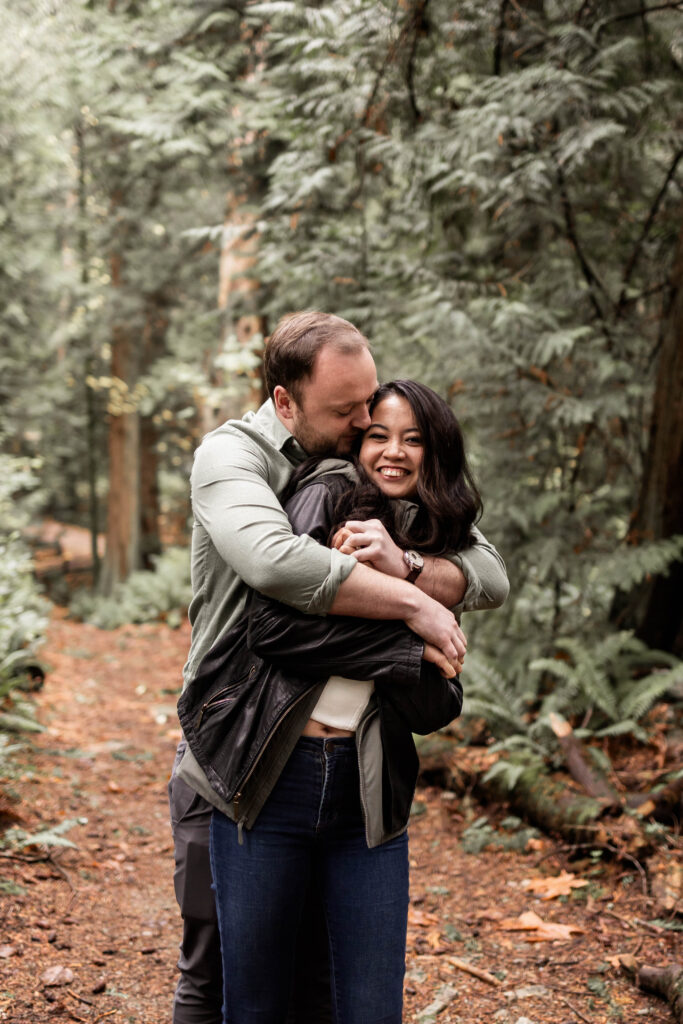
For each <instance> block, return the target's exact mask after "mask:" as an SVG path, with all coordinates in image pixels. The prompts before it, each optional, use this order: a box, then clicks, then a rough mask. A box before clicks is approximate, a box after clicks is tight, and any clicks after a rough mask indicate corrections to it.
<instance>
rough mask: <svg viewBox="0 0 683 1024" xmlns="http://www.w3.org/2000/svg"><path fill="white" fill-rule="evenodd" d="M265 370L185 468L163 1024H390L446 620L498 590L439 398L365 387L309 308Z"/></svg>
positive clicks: (454, 666) (440, 693)
mask: <svg viewBox="0 0 683 1024" xmlns="http://www.w3.org/2000/svg"><path fill="white" fill-rule="evenodd" d="M264 371H265V379H266V384H267V387H268V392H269V394H270V399H269V400H268V401H267V402H266V403H265V404H264V405H263V406H262V407H261V408H260V409H259V410H258V412H256V413H253V414H248V415H247V416H246V417H245V418H244V419H243V420H239V421H229V422H227V423H226V424H224V425H223V426H222V427H219V428H218V429H217V430H215V431H213V433H211V434H209V435H208V436H207V437H206V438H205V439H204V441H203V442H202V444H201V446H200V448H199V449H198V451H197V453H196V456H195V463H194V468H193V472H192V506H193V513H194V526H193V537H192V584H193V595H194V596H193V600H192V603H191V606H190V620H191V623H192V642H191V648H190V654H189V658H188V662H187V664H186V666H185V671H184V676H185V682H186V687H185V689H184V692H183V695H182V697H181V699H180V702H179V714H180V719H181V723H182V725H183V733H184V739H183V741H182V742H181V744H180V746H179V748H178V754H177V757H176V763H175V765H174V771H173V775H172V778H171V782H170V784H169V793H170V800H171V817H172V823H173V828H174V838H175V845H176V873H175V885H176V895H177V897H178V901H179V904H180V908H181V912H182V915H183V941H182V945H181V956H180V960H179V967H180V970H181V978H180V981H179V984H178V988H177V991H176V997H175V1003H174V1017H173V1020H174V1024H220V1022H221V1021H225V1022H226V1024H227V1022H230V1024H256V1022H259V1024H284V1022H285V1021H286V1020H292V1021H296V1022H297V1024H301V1022H303V1021H315V1022H317V1024H321V1022H322V1021H325V1020H328V1019H330V1020H333V1021H335V1022H336V1024H399V1022H400V1021H401V1019H402V993H403V975H404V969H405V940H406V925H407V912H408V841H407V832H406V827H407V822H408V816H409V812H410V804H411V800H412V796H413V791H414V787H415V781H416V778H417V755H416V753H415V747H414V743H413V739H412V734H413V733H420V732H421V733H426V732H431V731H433V730H435V729H437V728H440V727H442V726H445V725H446V724H448V722H450V721H451V720H452V719H453V718H455V717H457V715H458V714H459V712H460V707H461V703H462V690H461V687H460V682H459V679H458V675H459V672H460V670H461V668H462V662H463V658H464V656H465V650H466V640H465V637H464V634H463V633H462V630H461V629H460V625H459V621H458V619H459V614H460V612H461V611H463V610H470V609H475V608H493V607H497V606H498V605H499V604H501V603H502V602H503V601H504V599H505V597H506V595H507V589H508V583H507V576H506V574H505V567H504V565H503V562H502V560H501V558H500V556H499V555H498V554H497V552H496V551H495V549H494V548H493V547H492V546H491V545H490V544H489V543H488V542H487V541H486V540H485V538H484V537H483V536H482V534H481V533H480V532H479V531H478V530H477V528H476V526H475V525H474V524H475V521H476V520H477V519H478V517H479V514H480V511H481V500H480V497H479V494H478V491H477V489H476V486H475V484H474V481H473V480H472V477H471V475H470V472H469V469H468V466H467V461H466V458H465V451H464V444H463V438H462V434H461V431H460V427H459V425H458V422H457V420H456V418H455V416H454V415H453V413H452V411H451V409H450V408H449V407H448V405H446V403H445V402H443V401H442V400H441V399H440V398H439V397H438V396H437V395H436V394H435V393H434V392H433V391H431V390H430V389H429V388H427V387H425V386H424V385H421V384H418V383H416V382H414V381H395V382H393V383H390V384H385V385H383V386H381V387H378V384H377V377H376V370H375V365H374V362H373V359H372V356H371V354H370V350H369V347H368V342H367V340H366V339H365V338H364V337H363V335H362V334H361V333H360V332H359V331H358V330H357V329H356V328H355V327H354V326H353V325H352V324H350V323H349V322H348V321H346V320H342V319H341V318H339V317H336V316H332V315H328V314H323V313H317V312H304V313H296V314H293V315H291V316H289V317H285V318H284V319H283V320H282V321H280V323H279V324H278V326H277V328H276V330H275V331H274V333H273V335H272V336H271V338H270V339H269V341H268V343H267V346H266V351H265V356H264ZM212 885H213V888H212ZM323 954H324V955H323ZM315 983H317V987H316V984H315ZM311 992H313V996H312V1000H313V1005H312V1006H310V1005H309V1006H308V1007H306V1005H305V1002H306V994H307V995H308V997H309V1003H310V1001H311ZM302 993H303V994H302ZM221 1006H222V1008H221Z"/></svg>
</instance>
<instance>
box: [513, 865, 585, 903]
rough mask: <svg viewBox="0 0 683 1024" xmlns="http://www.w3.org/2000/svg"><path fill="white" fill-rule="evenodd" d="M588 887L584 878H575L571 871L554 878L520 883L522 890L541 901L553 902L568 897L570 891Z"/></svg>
mask: <svg viewBox="0 0 683 1024" xmlns="http://www.w3.org/2000/svg"><path fill="white" fill-rule="evenodd" d="M584 885H588V882H587V881H586V879H585V878H577V877H576V875H574V874H572V872H571V871H562V872H561V873H560V874H559V875H555V877H554V878H531V879H528V880H527V881H526V882H522V888H523V889H526V890H527V891H528V892H533V894H534V895H535V896H540V898H541V899H542V900H555V899H557V897H558V896H569V895H570V894H571V891H572V889H581V888H582V887H583V886H584Z"/></svg>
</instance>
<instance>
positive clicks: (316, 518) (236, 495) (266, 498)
mask: <svg viewBox="0 0 683 1024" xmlns="http://www.w3.org/2000/svg"><path fill="white" fill-rule="evenodd" d="M331 503H332V498H331V496H330V492H329V489H328V488H327V487H326V486H325V484H324V483H314V484H311V485H309V486H308V487H305V488H302V489H301V490H300V491H298V492H297V493H296V494H295V495H294V496H293V498H291V499H290V502H289V503H288V506H287V512H288V514H289V515H290V517H291V516H292V514H293V512H292V509H296V510H297V511H298V512H299V514H300V515H301V516H302V517H303V518H304V520H305V522H304V524H300V528H299V529H297V530H296V532H293V531H292V527H291V525H290V522H289V520H288V518H287V515H286V514H285V512H284V510H283V509H282V506H281V505H280V503H279V501H278V499H277V497H276V496H275V493H274V491H273V490H272V487H271V485H270V482H269V479H268V467H267V464H266V459H265V457H264V455H263V454H262V453H260V452H259V451H258V449H257V447H256V446H255V445H254V444H253V443H251V442H250V439H249V438H248V437H246V436H244V435H241V434H240V433H239V432H238V431H235V432H234V433H228V432H225V433H221V434H218V435H212V436H211V437H210V438H208V439H207V440H205V441H204V443H203V444H202V445H201V447H200V449H199V450H198V452H197V456H196V458H195V464H194V468H193V471H192V507H193V511H194V514H195V517H196V519H197V520H198V522H199V523H200V524H201V525H202V526H203V527H204V529H205V530H206V531H207V533H208V535H209V537H210V538H211V541H212V542H213V544H214V546H215V548H216V550H217V551H218V554H219V555H220V557H221V558H223V560H224V561H225V562H227V563H228V564H229V565H230V566H231V567H232V568H233V569H234V570H235V572H236V573H237V575H238V576H239V577H240V578H241V579H243V580H244V582H245V583H247V584H248V585H249V586H250V587H252V588H253V589H254V590H258V591H259V593H262V594H265V595H266V596H268V597H273V598H275V599H276V600H278V601H282V602H283V603H285V604H288V605H290V606H292V607H294V608H298V609H299V610H301V611H305V612H308V613H309V614H311V613H312V614H325V613H326V612H332V613H333V614H340V615H352V616H358V617H363V618H371V619H401V620H403V621H404V622H405V623H406V624H407V625H408V626H409V627H410V628H411V629H412V630H413V631H414V632H415V633H417V634H418V635H419V636H420V637H422V639H423V640H426V641H427V642H429V643H431V644H433V645H434V646H435V647H438V648H439V649H440V650H441V651H442V652H443V654H444V655H445V657H446V658H447V660H448V661H449V662H450V663H451V664H452V665H457V663H458V662H460V661H461V660H462V658H463V656H464V654H465V648H466V641H465V638H464V635H463V633H462V630H461V629H460V627H459V625H458V624H457V622H456V621H455V618H454V616H453V615H452V614H451V612H449V611H447V610H446V609H445V608H444V607H442V606H441V605H440V604H439V603H438V602H437V601H434V600H433V599H432V598H430V597H428V596H427V595H426V594H423V593H422V592H421V591H420V590H418V589H417V588H416V587H413V586H412V584H410V583H405V582H404V581H403V580H400V579H395V578H393V579H392V578H390V577H387V576H385V575H384V574H383V573H381V572H377V571H376V570H374V569H370V568H368V567H367V566H361V565H358V564H357V563H356V560H355V559H354V558H353V557H352V556H349V555H344V554H342V553H341V552H339V551H335V550H333V549H330V548H328V547H325V546H323V544H322V543H320V544H319V543H316V540H322V541H324V540H325V539H326V537H327V533H328V532H329V529H330V525H331V515H332V512H331ZM306 524H309V525H310V528H309V525H306ZM323 530H324V531H325V532H324V533H323ZM296 534H312V536H297V535H296Z"/></svg>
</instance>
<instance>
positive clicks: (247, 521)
mask: <svg viewBox="0 0 683 1024" xmlns="http://www.w3.org/2000/svg"><path fill="white" fill-rule="evenodd" d="M277 473H279V474H280V478H281V479H278V480H277V484H276V485H277V486H281V485H282V483H283V481H284V479H286V475H284V474H285V471H284V470H283V469H278V470H277ZM274 475H275V474H274V472H273V468H272V466H271V464H270V462H269V457H268V456H267V454H266V453H265V452H264V451H262V450H260V448H259V446H258V443H257V442H256V441H254V440H253V439H252V438H250V437H249V436H248V435H245V434H243V433H241V431H239V430H223V431H221V432H219V433H218V434H213V435H210V436H209V437H208V438H207V439H205V441H204V442H203V443H202V445H201V446H200V448H199V449H198V450H197V454H196V456H195V462H194V466H193V470H192V481H191V482H192V509H193V513H194V517H195V519H196V521H197V523H198V524H199V525H200V526H201V527H203V529H204V530H205V531H206V534H207V535H208V539H210V541H211V543H212V544H213V546H214V548H215V549H216V551H217V553H218V555H219V556H220V558H222V559H223V561H224V562H226V563H227V564H228V565H229V566H230V567H231V569H233V570H234V572H235V573H236V575H237V576H239V577H240V579H242V580H243V581H244V582H245V583H246V584H247V585H248V586H250V587H251V588H252V589H254V590H257V591H259V593H262V594H265V595H266V596H268V597H272V598H275V599H276V600H278V601H283V602H284V603H286V604H289V605H291V606H292V607H294V608H297V609H299V610H300V611H305V612H308V613H309V614H319V615H324V614H325V613H326V612H327V611H329V608H330V605H331V604H332V601H333V600H334V597H335V595H336V593H337V590H338V588H339V585H340V583H341V582H342V581H343V580H344V579H345V578H346V576H348V575H349V573H350V572H351V570H352V569H353V568H354V567H355V560H354V559H352V558H350V557H349V556H348V555H343V554H341V553H340V552H338V551H331V550H330V549H329V548H327V547H325V546H324V542H325V540H326V537H319V536H315V538H313V537H307V536H297V535H296V534H294V533H293V532H292V527H291V524H290V522H289V520H288V518H287V516H286V514H285V512H284V510H283V508H282V506H281V504H280V502H279V501H278V499H277V496H276V494H275V492H274V490H273V481H274ZM320 497H321V498H323V497H326V494H325V495H323V493H322V491H321V495H320ZM208 539H207V544H208ZM316 540H321V541H322V542H323V543H322V544H320V543H316ZM194 546H195V547H199V545H196V544H195V545H194ZM210 556H211V553H210V551H207V553H206V557H210ZM199 583H202V580H199Z"/></svg>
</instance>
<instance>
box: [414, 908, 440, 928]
mask: <svg viewBox="0 0 683 1024" xmlns="http://www.w3.org/2000/svg"><path fill="white" fill-rule="evenodd" d="M438 923H439V918H438V917H437V915H436V914H429V913H428V912H427V911H426V910H415V909H414V908H413V907H410V909H409V910H408V924H413V925H417V926H418V927H419V928H429V926H430V924H438Z"/></svg>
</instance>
